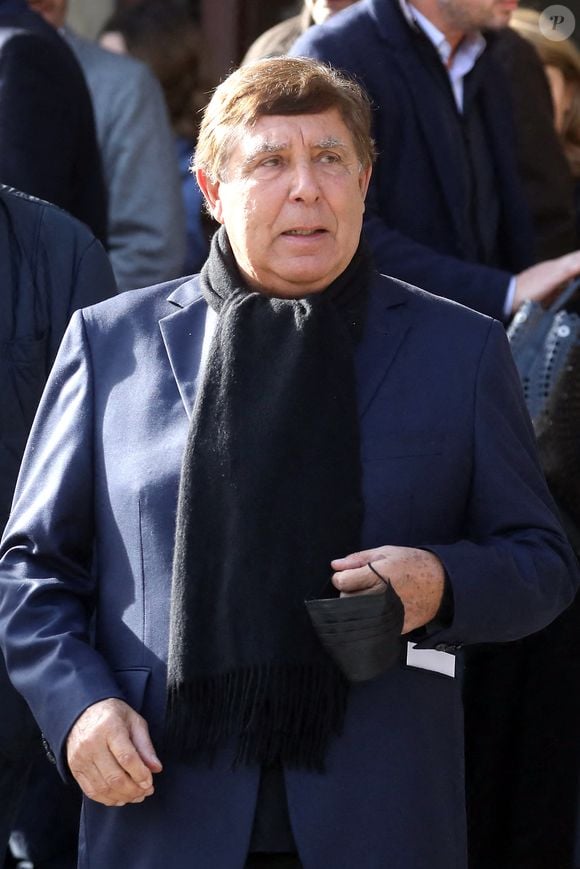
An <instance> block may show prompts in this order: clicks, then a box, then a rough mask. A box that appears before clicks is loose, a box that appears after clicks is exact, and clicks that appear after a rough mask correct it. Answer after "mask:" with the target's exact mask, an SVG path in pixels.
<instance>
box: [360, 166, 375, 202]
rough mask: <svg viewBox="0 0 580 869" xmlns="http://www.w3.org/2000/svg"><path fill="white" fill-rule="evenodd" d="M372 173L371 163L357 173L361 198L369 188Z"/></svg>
mask: <svg viewBox="0 0 580 869" xmlns="http://www.w3.org/2000/svg"><path fill="white" fill-rule="evenodd" d="M372 173H373V167H372V164H371V163H369V165H368V166H367V168H366V169H363V170H362V171H361V173H360V175H359V185H360V189H361V193H362V197H363V199H364V198H365V197H366V195H367V190H368V189H369V183H370V180H371V175H372Z"/></svg>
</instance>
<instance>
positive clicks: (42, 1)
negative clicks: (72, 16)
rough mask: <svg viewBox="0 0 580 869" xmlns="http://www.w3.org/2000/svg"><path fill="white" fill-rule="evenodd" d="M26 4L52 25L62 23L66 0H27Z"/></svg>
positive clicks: (58, 25)
mask: <svg viewBox="0 0 580 869" xmlns="http://www.w3.org/2000/svg"><path fill="white" fill-rule="evenodd" d="M28 5H29V6H30V8H31V9H33V10H34V12H38V14H39V15H42V17H43V18H44V20H45V21H48V23H49V24H52V26H53V27H62V25H63V24H64V20H65V18H66V9H67V5H68V0H28Z"/></svg>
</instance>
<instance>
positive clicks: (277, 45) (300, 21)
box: [242, 0, 357, 65]
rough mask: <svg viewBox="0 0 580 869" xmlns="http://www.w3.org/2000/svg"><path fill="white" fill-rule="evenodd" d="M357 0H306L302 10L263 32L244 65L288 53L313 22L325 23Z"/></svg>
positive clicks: (243, 61) (249, 50)
mask: <svg viewBox="0 0 580 869" xmlns="http://www.w3.org/2000/svg"><path fill="white" fill-rule="evenodd" d="M356 2H357V0H304V4H303V7H302V11H301V12H300V13H299V14H298V15H293V16H292V17H291V18H287V19H286V20H285V21H281V22H280V24H275V25H274V27H271V28H270V29H269V30H266V32H265V33H262V35H261V36H259V37H258V38H257V39H256V41H255V42H253V43H252V45H251V46H250V47H249V49H248V51H247V52H246V54H245V56H244V59H243V60H242V65H243V64H245V63H250V62H251V61H252V60H261V59H262V58H266V57H277V56H279V55H282V54H286V53H287V52H288V51H289V49H290V46H291V45H292V43H293V42H295V41H296V40H297V39H298V37H299V36H301V35H302V34H303V33H304V31H305V30H307V29H308V28H309V27H311V26H312V25H313V24H323V23H324V22H325V21H326V19H327V18H330V16H331V15H335V14H336V13H337V12H341V11H342V10H343V9H346V8H347V7H348V6H352V4H353V3H356Z"/></svg>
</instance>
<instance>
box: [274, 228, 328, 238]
mask: <svg viewBox="0 0 580 869" xmlns="http://www.w3.org/2000/svg"><path fill="white" fill-rule="evenodd" d="M323 232H326V230H325V229H287V230H285V231H284V232H283V233H282V235H302V236H306V237H307V236H310V235H320V234H321V233H323Z"/></svg>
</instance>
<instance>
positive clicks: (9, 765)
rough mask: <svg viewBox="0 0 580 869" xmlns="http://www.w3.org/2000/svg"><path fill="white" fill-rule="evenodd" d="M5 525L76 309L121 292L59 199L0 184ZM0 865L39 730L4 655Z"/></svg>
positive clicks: (0, 430) (0, 454)
mask: <svg viewBox="0 0 580 869" xmlns="http://www.w3.org/2000/svg"><path fill="white" fill-rule="evenodd" d="M0 288H1V290H0V292H1V293H2V317H1V318H0V481H1V486H0V528H3V527H4V525H5V523H6V519H7V516H8V512H9V509H10V502H11V500H12V492H13V489H14V484H15V482H16V477H17V475H18V469H19V466H20V460H21V458H22V453H23V451H24V447H25V445H26V439H27V436H28V432H29V429H30V426H31V424H32V420H33V417H34V413H35V411H36V406H37V404H38V401H39V398H40V395H41V392H42V389H43V386H44V383H45V381H46V379H47V377H48V373H49V370H50V367H51V365H52V362H53V360H54V358H55V355H56V351H57V349H58V346H59V343H60V340H61V338H62V335H63V333H64V330H65V328H66V325H67V323H68V321H69V318H70V316H71V314H72V313H73V311H75V310H76V309H77V308H80V307H83V306H85V305H91V304H93V303H94V302H97V301H100V300H102V299H106V298H108V297H109V296H112V295H114V294H115V292H116V288H115V282H114V278H113V272H112V270H111V267H110V265H109V261H108V259H107V255H106V254H105V252H104V250H103V248H102V246H101V245H100V243H99V242H98V241H96V239H95V238H94V237H93V236H92V235H91V233H90V232H89V231H88V229H87V228H86V227H85V226H83V224H81V223H80V222H79V221H78V220H75V219H74V218H72V217H71V216H70V215H68V214H66V212H64V211H62V210H61V209H60V208H57V207H56V206H54V205H50V204H49V203H47V202H42V201H40V200H38V199H34V198H33V197H30V196H27V195H25V194H23V193H18V192H17V191H15V190H10V189H9V188H7V187H4V186H2V185H0ZM0 705H1V709H2V712H1V714H0V865H1V863H2V855H3V854H4V851H5V849H6V846H7V844H8V837H9V835H10V832H11V829H12V825H13V823H14V820H15V817H16V814H17V810H18V806H19V803H20V801H21V799H22V795H23V791H24V787H25V784H26V772H27V770H28V768H29V765H30V763H31V761H32V760H33V758H34V751H33V745H34V743H35V742H37V741H38V729H37V727H36V725H35V724H34V721H33V719H32V716H31V715H30V713H29V712H28V709H27V707H26V704H25V703H24V701H23V700H22V698H21V697H20V696H19V695H18V694H17V693H16V691H15V690H14V689H13V688H12V686H11V685H10V683H9V681H8V677H7V675H6V669H5V667H4V661H3V658H2V656H1V655H0Z"/></svg>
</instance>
